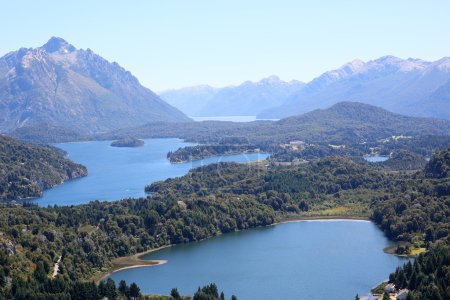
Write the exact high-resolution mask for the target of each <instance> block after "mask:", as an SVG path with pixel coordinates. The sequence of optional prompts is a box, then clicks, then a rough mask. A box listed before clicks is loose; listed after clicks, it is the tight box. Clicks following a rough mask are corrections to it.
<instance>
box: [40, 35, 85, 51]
mask: <svg viewBox="0 0 450 300" xmlns="http://www.w3.org/2000/svg"><path fill="white" fill-rule="evenodd" d="M41 48H42V49H43V50H44V51H45V52H47V53H55V52H59V53H71V52H73V51H75V50H77V49H76V48H75V47H74V46H73V45H71V44H69V43H68V42H67V41H66V40H64V39H62V38H60V37H52V38H50V39H49V40H48V42H47V43H46V44H45V45H43V46H42V47H41Z"/></svg>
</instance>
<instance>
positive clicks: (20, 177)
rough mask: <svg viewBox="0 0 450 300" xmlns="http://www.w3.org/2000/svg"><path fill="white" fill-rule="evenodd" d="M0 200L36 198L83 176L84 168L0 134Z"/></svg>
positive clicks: (58, 155)
mask: <svg viewBox="0 0 450 300" xmlns="http://www.w3.org/2000/svg"><path fill="white" fill-rule="evenodd" d="M0 173H1V176H0V199H21V198H29V197H38V196H39V195H41V194H42V191H43V190H44V189H48V188H51V187H53V186H55V185H58V184H60V183H61V182H63V181H65V180H68V179H72V178H77V177H82V176H86V175H87V170H86V168H85V167H84V166H82V165H79V164H75V163H73V162H71V161H70V160H68V159H65V158H63V157H62V156H61V155H60V154H59V153H57V152H55V151H54V150H53V149H51V148H49V147H43V146H36V145H31V144H26V143H23V142H20V141H17V140H15V139H12V138H9V137H5V136H2V135H0Z"/></svg>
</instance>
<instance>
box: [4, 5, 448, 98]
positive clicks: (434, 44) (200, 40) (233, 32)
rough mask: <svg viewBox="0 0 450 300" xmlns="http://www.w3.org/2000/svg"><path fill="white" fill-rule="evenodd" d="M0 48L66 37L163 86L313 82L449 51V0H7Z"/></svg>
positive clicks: (154, 86)
mask: <svg viewBox="0 0 450 300" xmlns="http://www.w3.org/2000/svg"><path fill="white" fill-rule="evenodd" d="M1 7H2V8H1V11H0V22H1V28H2V30H1V31H0V36H1V39H0V40H1V43H0V55H3V54H5V53H7V52H9V51H12V50H16V49H18V48H19V47H22V46H25V47H37V46H40V45H42V44H44V43H45V42H46V41H47V40H48V39H49V38H50V37H51V36H59V37H62V38H64V39H66V40H67V41H69V42H70V43H72V44H73V45H75V46H76V47H78V48H91V49H92V50H93V51H95V52H96V53H98V54H100V55H102V56H103V57H105V58H107V59H108V60H110V61H117V62H118V63H119V64H120V65H122V66H123V67H125V68H126V69H128V70H130V71H131V72H132V73H133V74H134V75H136V76H137V77H138V78H139V80H140V81H141V83H143V84H144V85H146V86H147V87H149V88H151V89H153V90H155V91H159V90H163V89H167V88H177V87H183V86H190V85H196V84H210V85H213V86H225V85H229V84H237V83H240V82H242V81H245V80H259V79H261V78H263V77H266V76H269V75H272V74H275V75H278V76H280V77H281V78H282V79H284V80H290V79H298V80H302V81H309V80H311V79H313V78H314V77H317V76H318V75H320V74H321V73H323V72H324V71H327V70H330V69H334V68H337V67H339V66H340V65H342V64H344V63H345V62H348V61H351V60H353V59H354V58H360V59H363V60H370V59H375V58H378V57H380V56H383V55H387V54H391V55H395V56H399V57H402V58H408V57H415V58H422V59H426V60H437V59H439V58H441V57H443V56H450V18H449V12H450V1H448V0H443V1H438V0H436V1H423V0H420V1H415V0H408V1H404V0H395V1H392V0H390V1H385V0H372V1H370V0H339V1H338V0H335V1H331V0H330V1H325V0H317V1H314V0H310V1H300V0H297V1H295V0H292V1H288V0H273V1H265V0H223V1H215V0H202V1H200V0H179V1H176V0H159V1H156V0H155V1H152V0H147V1H145V0H141V1H138V0H130V1H125V0H122V1H119V0H117V1H114V0H93V1H87V0H86V1H50V0H39V1H37V0H30V1H20V0H14V1H3V3H2V5H1Z"/></svg>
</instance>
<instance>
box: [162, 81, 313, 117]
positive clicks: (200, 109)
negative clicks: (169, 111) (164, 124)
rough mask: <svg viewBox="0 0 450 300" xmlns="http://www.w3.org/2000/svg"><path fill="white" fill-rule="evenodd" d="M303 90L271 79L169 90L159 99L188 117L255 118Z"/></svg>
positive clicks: (294, 84)
mask: <svg viewBox="0 0 450 300" xmlns="http://www.w3.org/2000/svg"><path fill="white" fill-rule="evenodd" d="M303 86H304V83H302V82H299V81H296V80H293V81H290V82H285V81H282V80H280V79H279V78H278V77H276V76H270V77H268V78H265V79H262V80H260V81H258V82H251V81H246V82H244V83H242V84H240V85H238V86H228V87H224V88H213V87H210V86H207V85H200V86H194V87H187V88H182V89H178V90H169V91H165V92H162V93H160V96H161V98H162V99H164V100H165V101H167V102H168V103H169V104H171V105H173V106H175V107H177V108H178V109H180V110H181V111H183V112H184V113H186V114H187V115H189V116H196V117H211V116H255V115H257V114H259V113H260V112H262V111H264V110H265V109H268V108H270V107H274V106H280V105H282V104H283V103H284V102H285V101H287V99H288V98H289V97H290V96H291V95H292V94H294V93H296V92H299V91H300V90H301V89H302V88H303Z"/></svg>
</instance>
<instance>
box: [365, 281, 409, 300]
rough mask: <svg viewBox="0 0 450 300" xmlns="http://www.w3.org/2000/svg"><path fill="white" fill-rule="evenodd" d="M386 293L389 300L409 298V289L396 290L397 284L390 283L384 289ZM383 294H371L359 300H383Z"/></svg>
mask: <svg viewBox="0 0 450 300" xmlns="http://www.w3.org/2000/svg"><path fill="white" fill-rule="evenodd" d="M384 291H385V292H386V293H387V294H388V295H389V300H406V298H407V297H408V293H409V290H408V289H396V288H395V284H393V283H388V284H386V286H385V287H384ZM382 299H383V294H372V293H371V294H369V295H368V296H361V297H359V300H382Z"/></svg>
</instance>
